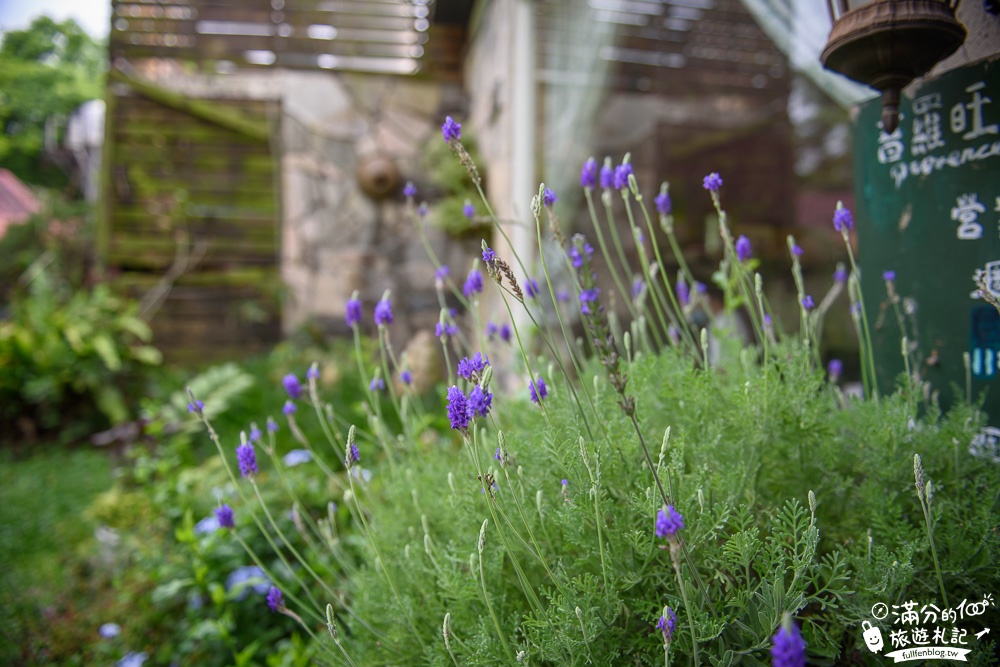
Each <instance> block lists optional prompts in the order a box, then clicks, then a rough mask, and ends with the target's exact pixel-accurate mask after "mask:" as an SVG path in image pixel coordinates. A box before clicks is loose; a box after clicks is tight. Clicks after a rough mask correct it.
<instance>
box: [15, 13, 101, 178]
mask: <svg viewBox="0 0 1000 667" xmlns="http://www.w3.org/2000/svg"><path fill="white" fill-rule="evenodd" d="M104 62H105V51H104V48H103V46H102V45H100V44H98V43H97V42H96V41H94V40H93V39H92V38H91V37H90V36H89V35H88V34H87V33H86V32H84V31H83V29H82V28H81V27H80V26H79V25H77V24H76V22H75V21H73V20H72V19H67V20H65V21H62V22H56V21H54V20H53V19H51V18H49V17H47V16H40V17H38V18H36V19H35V20H34V21H33V22H32V23H31V25H30V26H29V27H28V28H27V29H26V30H11V31H9V32H6V33H4V34H3V36H2V42H0V128H2V132H0V167H5V168H7V169H10V170H11V171H13V172H14V173H15V174H17V175H18V176H19V177H20V178H21V179H22V180H24V181H26V182H28V183H34V184H37V185H48V186H59V185H61V184H63V183H65V180H66V174H64V173H63V172H62V171H61V170H59V169H57V168H56V167H55V166H54V165H51V164H48V165H47V164H45V163H44V161H43V160H42V150H43V148H44V141H45V123H46V119H48V118H50V117H55V118H56V119H57V120H63V121H64V120H65V118H66V116H68V115H69V114H70V113H72V112H73V110H74V109H75V108H76V107H77V106H79V105H80V104H82V103H83V102H86V101H87V100H90V99H94V98H96V97H100V96H101V93H102V90H103V87H104V84H103V78H104V69H105V68H104ZM57 126H59V127H60V131H61V129H62V127H63V126H64V123H58V124H57Z"/></svg>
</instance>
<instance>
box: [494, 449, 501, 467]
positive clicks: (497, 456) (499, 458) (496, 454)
mask: <svg viewBox="0 0 1000 667" xmlns="http://www.w3.org/2000/svg"><path fill="white" fill-rule="evenodd" d="M493 458H495V459H496V460H497V461H499V462H500V463H503V455H502V454H501V453H500V448H499V447H497V450H496V451H495V452H493Z"/></svg>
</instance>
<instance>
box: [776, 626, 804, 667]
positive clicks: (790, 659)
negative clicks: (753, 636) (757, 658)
mask: <svg viewBox="0 0 1000 667" xmlns="http://www.w3.org/2000/svg"><path fill="white" fill-rule="evenodd" d="M771 665H773V667H805V666H806V642H805V640H804V639H802V635H801V634H800V633H799V628H798V626H796V625H795V624H794V623H792V624H791V626H790V627H787V628H786V627H784V626H782V627H781V628H779V629H778V632H776V633H775V635H774V636H773V637H771Z"/></svg>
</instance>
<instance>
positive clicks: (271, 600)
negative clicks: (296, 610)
mask: <svg viewBox="0 0 1000 667" xmlns="http://www.w3.org/2000/svg"><path fill="white" fill-rule="evenodd" d="M267 606H268V607H269V608H270V609H271V611H278V610H279V609H281V608H282V607H284V606H285V598H284V596H283V595H282V594H281V591H279V590H278V589H277V588H276V587H274V586H271V590H269V591H268V592H267Z"/></svg>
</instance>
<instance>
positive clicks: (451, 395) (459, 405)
mask: <svg viewBox="0 0 1000 667" xmlns="http://www.w3.org/2000/svg"><path fill="white" fill-rule="evenodd" d="M448 420H449V421H450V422H451V427H452V428H453V429H455V430H456V431H463V432H465V431H466V430H468V428H469V400H468V399H467V398H466V396H465V393H464V392H463V391H462V390H461V389H459V388H458V387H457V386H455V385H452V386H451V388H450V389H448Z"/></svg>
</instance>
